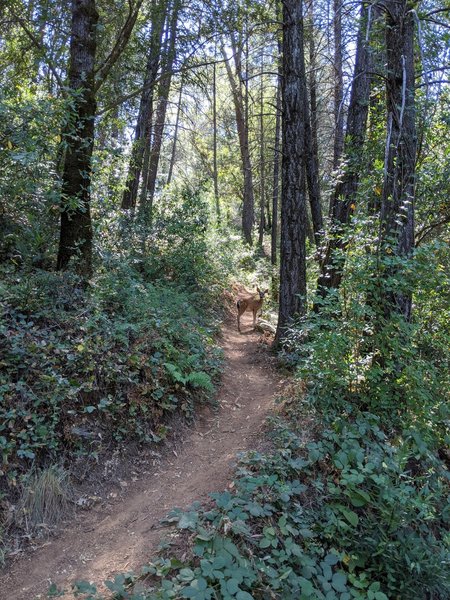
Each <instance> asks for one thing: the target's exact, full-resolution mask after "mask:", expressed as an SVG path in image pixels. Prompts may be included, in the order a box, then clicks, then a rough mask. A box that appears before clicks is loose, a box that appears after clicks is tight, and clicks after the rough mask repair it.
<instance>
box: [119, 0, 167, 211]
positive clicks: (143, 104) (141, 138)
mask: <svg viewBox="0 0 450 600" xmlns="http://www.w3.org/2000/svg"><path fill="white" fill-rule="evenodd" d="M163 12H164V10H163V7H162V6H157V7H156V8H155V13H154V14H153V19H152V33H151V39H150V48H149V56H148V60H147V65H146V70H145V78H144V88H143V90H142V95H141V101H140V104H139V113H138V119H137V123H136V129H135V134H134V142H133V146H132V149H131V157H130V163H129V167H128V174H127V178H126V183H125V190H124V192H123V196H122V208H123V209H128V210H132V211H134V209H135V208H136V201H137V197H138V191H139V183H140V179H141V171H142V163H143V159H144V153H145V146H146V143H147V144H148V143H150V142H149V140H150V137H151V129H152V112H153V96H154V89H155V80H156V77H157V75H158V68H159V62H160V57H161V40H162V35H163V28H164V15H163Z"/></svg>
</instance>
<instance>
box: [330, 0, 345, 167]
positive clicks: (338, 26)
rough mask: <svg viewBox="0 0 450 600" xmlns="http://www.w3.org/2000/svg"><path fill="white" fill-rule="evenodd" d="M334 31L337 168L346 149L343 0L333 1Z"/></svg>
mask: <svg viewBox="0 0 450 600" xmlns="http://www.w3.org/2000/svg"><path fill="white" fill-rule="evenodd" d="M333 12H334V20H333V32H334V145H333V168H334V169H337V168H338V166H339V161H340V158H341V155H342V151H343V149H344V113H343V100H344V77H343V74H342V0H334V2H333Z"/></svg>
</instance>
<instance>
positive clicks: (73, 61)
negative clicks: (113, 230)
mask: <svg viewBox="0 0 450 600" xmlns="http://www.w3.org/2000/svg"><path fill="white" fill-rule="evenodd" d="M71 10H72V25H71V38H70V65H69V77H68V79H69V87H70V90H71V93H72V95H73V96H72V103H73V104H72V107H73V108H72V113H71V115H70V122H69V125H68V126H67V128H66V131H65V135H64V137H65V140H66V143H67V149H66V156H65V160H64V169H63V177H62V204H61V229H60V239H59V248H58V258H57V264H56V268H57V269H58V270H60V269H66V268H67V267H68V266H69V264H70V263H71V261H72V259H76V265H75V266H76V270H77V271H78V273H79V274H80V275H81V276H82V277H84V278H87V277H89V276H90V275H91V273H92V222H91V213H90V185H91V172H92V151H93V147H94V118H95V112H96V100H95V91H94V87H95V80H94V64H95V54H96V49H97V38H96V33H97V22H98V13H97V10H96V6H95V0H72V5H71Z"/></svg>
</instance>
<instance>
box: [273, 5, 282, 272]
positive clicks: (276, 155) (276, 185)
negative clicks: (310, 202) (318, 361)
mask: <svg viewBox="0 0 450 600" xmlns="http://www.w3.org/2000/svg"><path fill="white" fill-rule="evenodd" d="M276 15H277V21H280V20H281V15H280V5H279V3H278V2H277V4H276ZM277 45H278V74H277V99H276V114H275V143H274V151H273V193H272V231H271V234H272V235H271V253H270V262H271V263H272V265H276V264H277V245H278V197H279V189H280V133H281V112H282V110H283V107H282V99H281V82H282V77H283V66H282V63H281V57H282V54H283V45H282V39H281V36H280V34H279V33H277Z"/></svg>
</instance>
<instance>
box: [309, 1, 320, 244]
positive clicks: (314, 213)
mask: <svg viewBox="0 0 450 600" xmlns="http://www.w3.org/2000/svg"><path fill="white" fill-rule="evenodd" d="M310 11H311V16H310V23H311V33H310V38H309V68H310V73H309V104H308V99H306V102H307V104H306V107H305V115H306V120H305V143H306V154H307V163H308V164H307V170H306V177H307V182H308V195H309V204H310V209H311V218H312V222H313V230H314V242H315V244H316V247H317V248H319V247H320V246H321V244H322V242H323V229H324V227H323V215H322V205H321V198H320V181H319V146H318V141H317V84H316V52H315V44H314V4H313V2H311V7H310Z"/></svg>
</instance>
